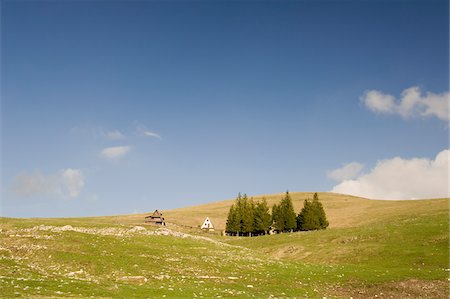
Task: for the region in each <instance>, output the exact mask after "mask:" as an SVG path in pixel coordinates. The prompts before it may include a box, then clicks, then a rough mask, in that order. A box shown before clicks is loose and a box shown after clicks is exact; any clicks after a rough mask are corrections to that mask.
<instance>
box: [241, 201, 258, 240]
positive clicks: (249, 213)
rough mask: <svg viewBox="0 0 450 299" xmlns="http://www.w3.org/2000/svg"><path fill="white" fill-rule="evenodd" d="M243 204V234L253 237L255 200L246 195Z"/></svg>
mask: <svg viewBox="0 0 450 299" xmlns="http://www.w3.org/2000/svg"><path fill="white" fill-rule="evenodd" d="M242 202H243V204H242V207H243V211H242V232H243V233H244V234H246V235H249V236H251V235H252V232H253V223H254V210H255V204H254V203H253V199H248V198H247V195H246V194H244V197H243V199H242Z"/></svg>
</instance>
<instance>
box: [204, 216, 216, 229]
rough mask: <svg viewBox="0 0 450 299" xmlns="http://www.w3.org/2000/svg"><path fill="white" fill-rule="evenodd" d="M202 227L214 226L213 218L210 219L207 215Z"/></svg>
mask: <svg viewBox="0 0 450 299" xmlns="http://www.w3.org/2000/svg"><path fill="white" fill-rule="evenodd" d="M201 228H214V225H213V224H212V222H211V220H209V217H206V219H205V221H203V224H202V226H201Z"/></svg>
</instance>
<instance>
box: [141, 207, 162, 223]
mask: <svg viewBox="0 0 450 299" xmlns="http://www.w3.org/2000/svg"><path fill="white" fill-rule="evenodd" d="M145 223H153V224H157V225H166V223H165V222H164V217H163V216H162V213H161V212H160V211H158V210H155V211H154V212H153V215H150V216H147V217H145Z"/></svg>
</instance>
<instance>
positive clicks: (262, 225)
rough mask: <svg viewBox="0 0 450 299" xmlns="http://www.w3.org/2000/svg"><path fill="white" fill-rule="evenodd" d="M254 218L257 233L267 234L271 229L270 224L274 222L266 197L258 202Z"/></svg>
mask: <svg viewBox="0 0 450 299" xmlns="http://www.w3.org/2000/svg"><path fill="white" fill-rule="evenodd" d="M254 220H255V221H254V229H253V231H254V233H255V234H258V235H261V234H266V233H267V232H268V231H269V229H270V225H271V224H272V217H271V216H270V213H269V207H268V206H267V200H266V199H265V198H263V199H262V200H261V201H258V202H257V203H256V205H255V217H254Z"/></svg>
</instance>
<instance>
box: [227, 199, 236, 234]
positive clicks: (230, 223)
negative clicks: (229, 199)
mask: <svg viewBox="0 0 450 299" xmlns="http://www.w3.org/2000/svg"><path fill="white" fill-rule="evenodd" d="M237 220H238V219H237V214H236V210H235V208H234V204H233V205H231V207H230V211H229V212H228V217H227V224H226V227H225V232H227V233H228V234H231V235H236V234H237V232H238V230H239V223H238V221H237Z"/></svg>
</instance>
